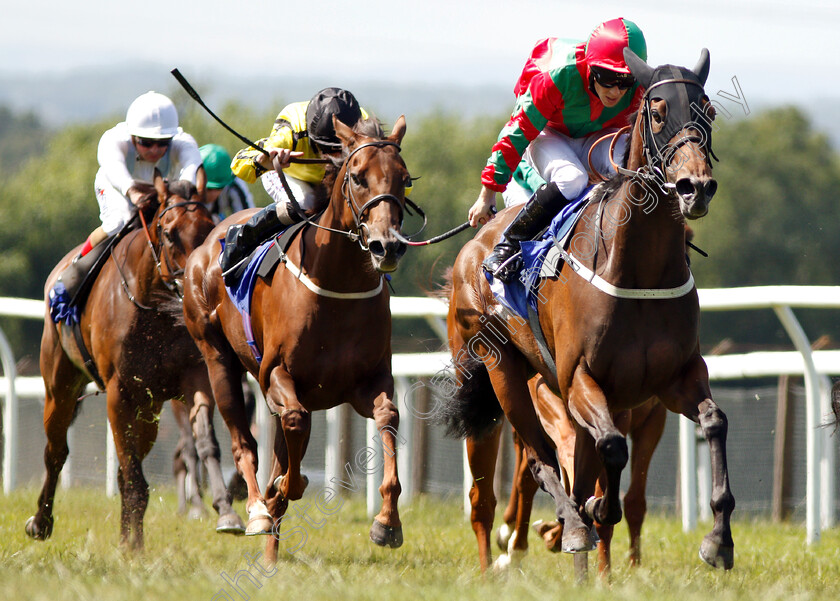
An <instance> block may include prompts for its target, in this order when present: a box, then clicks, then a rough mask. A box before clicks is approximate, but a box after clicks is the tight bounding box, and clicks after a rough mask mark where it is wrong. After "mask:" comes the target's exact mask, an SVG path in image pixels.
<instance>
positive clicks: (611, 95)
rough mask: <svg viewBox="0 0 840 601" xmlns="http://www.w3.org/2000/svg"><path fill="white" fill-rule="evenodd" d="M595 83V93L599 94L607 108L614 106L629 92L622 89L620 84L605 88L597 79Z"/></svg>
mask: <svg viewBox="0 0 840 601" xmlns="http://www.w3.org/2000/svg"><path fill="white" fill-rule="evenodd" d="M594 84H595V93H596V94H598V98H600V99H601V102H602V103H603V104H604V106H605V107H607V108H612V107H614V106H615V105H616V104H618V102H619V101H620V100H621V98H622V97H623V96H624V95H625V94H626V93H627V90H622V89H621V88H619V87H618V86H612V87H611V88H605V87H604V86H602V85H601V84H599V83H598V81H597V80H596V81H595V82H594Z"/></svg>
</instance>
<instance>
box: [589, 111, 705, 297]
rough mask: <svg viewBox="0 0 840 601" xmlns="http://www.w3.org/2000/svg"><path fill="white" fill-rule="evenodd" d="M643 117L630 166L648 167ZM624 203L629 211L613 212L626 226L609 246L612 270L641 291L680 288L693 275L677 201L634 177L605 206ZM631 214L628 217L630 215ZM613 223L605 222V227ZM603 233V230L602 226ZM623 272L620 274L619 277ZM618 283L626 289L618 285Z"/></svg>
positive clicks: (634, 133) (633, 141) (634, 168)
mask: <svg viewBox="0 0 840 601" xmlns="http://www.w3.org/2000/svg"><path fill="white" fill-rule="evenodd" d="M641 120H642V116H641V114H640V115H639V117H638V119H637V120H636V125H635V127H634V128H633V131H632V134H631V140H630V152H629V155H628V159H627V168H628V169H629V170H632V171H638V170H640V169H642V170H644V169H646V168H647V161H646V158H645V153H644V144H643V141H642V136H641V130H640V128H641V122H642V121H641ZM615 202H619V203H622V204H623V205H624V207H625V209H620V210H619V209H618V208H613V210H612V211H611V214H612V216H613V217H617V216H618V215H620V216H621V217H620V218H618V219H614V220H613V223H615V222H616V221H618V222H621V225H618V226H616V227H614V235H613V236H612V237H611V238H610V240H608V241H606V242H605V244H607V246H608V247H609V252H608V254H609V257H610V267H608V269H610V270H614V271H616V274H615V275H616V277H617V278H618V280H619V281H626V282H628V284H627V285H631V286H636V287H639V288H659V287H672V286H677V285H679V284H681V283H683V282H684V281H685V279H686V278H687V277H688V267H687V265H686V262H685V222H684V220H683V218H682V217H681V216H680V213H679V209H678V208H677V207H676V206H675V201H674V199H673V197H670V196H669V195H668V194H665V193H663V191H662V189H661V188H660V187H659V186H658V185H656V184H655V183H652V182H647V181H646V180H643V179H642V178H640V177H632V178H630V179H629V180H628V181H627V182H625V184H624V185H623V186H622V187H621V188H620V189H619V190H618V192H616V193H615V194H613V195H612V198H611V199H610V200H609V201H608V203H607V204H606V205H605V207H604V209H605V211H607V210H609V209H610V207H609V204H610V203H615ZM628 215H629V219H628V218H627V216H628ZM604 222H606V223H609V222H610V220H609V219H606V220H605V221H604V220H602V223H604ZM602 229H604V228H602ZM619 272H620V273H619ZM614 283H616V285H619V286H620V285H622V284H621V283H619V282H614Z"/></svg>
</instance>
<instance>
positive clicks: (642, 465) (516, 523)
mask: <svg viewBox="0 0 840 601" xmlns="http://www.w3.org/2000/svg"><path fill="white" fill-rule="evenodd" d="M528 386H529V388H530V390H531V395H532V398H533V399H534V403H535V405H536V407H537V411H538V413H539V414H540V416H542V415H543V414H544V413H546V414H548V415H551V416H552V418H551V419H542V417H541V420H540V421H541V423H542V424H543V427H544V429H545V430H546V433H547V434H548V435H549V436H550V437H551V440H552V442H553V443H554V445H555V447H556V451H557V457H558V461H559V464H560V468H561V471H562V475H563V482H564V484H565V488H566V492H567V493H569V494H571V487H572V486H573V483H574V451H575V427H574V422H573V420H572V418H571V417H570V416H569V415H568V414H567V413H566V411H564V409H565V407H564V406H563V404H562V402H561V401H558V400H557V398H556V396H555V395H554V394H553V393H552V392H551V391H550V389H549V388H548V385H547V384H546V383H545V381H544V380H543V379H542V377H541V376H536V377H535V378H532V379H531V380H530V381H529V382H528ZM558 410H559V411H558ZM554 411H557V414H556V415H554V414H553V412H554ZM666 416H667V410H666V409H665V407H664V406H663V405H662V404H661V403H660V402H659V401H658V400H657V399H650V400H648V401H647V402H645V403H643V404H642V405H640V406H638V407H634V408H633V409H630V410H627V411H622V412H620V413H619V414H617V415H615V416H614V417H613V419H614V421H615V424H616V427H617V428H618V429H619V431H620V432H621V433H622V434H623V435H625V436H629V437H630V439H631V440H632V442H633V446H632V448H631V452H630V486H629V488H628V489H627V492H626V494H625V495H624V515H625V519H626V521H627V528H628V530H629V533H630V553H629V561H630V565H631V566H636V565H639V563H640V562H641V557H642V551H641V534H642V524H643V523H644V519H645V515H646V513H647V501H646V495H645V491H646V487H647V476H648V468H649V467H650V461H651V459H652V458H653V452H654V451H655V450H656V446H657V445H658V444H659V441H660V439H661V438H662V433H663V432H664V430H665V421H666ZM513 441H514V470H513V485H512V487H511V494H510V498H509V500H508V504H507V507H506V508H505V510H504V513H503V516H502V521H503V523H502V526H501V527H500V528H499V530H498V532H497V534H496V543H497V545H498V546H499V548H500V549H501V551H502V555H500V556H499V557H498V558H497V559H496V561H495V563H494V568H495V569H497V570H504V569H507V568H508V566H513V567H519V565H520V564H521V563H522V560H523V558H524V557H525V555H526V554H527V552H528V525H529V522H530V517H531V509H532V507H533V500H534V495H535V494H536V492H537V488H538V485H537V483H536V481H535V480H534V477H533V474H532V473H531V470H530V468H529V467H528V457H527V452H526V449H525V447H524V445H523V444H522V440H521V439H520V437H519V435H518V434H517V433H516V431H515V430H514V431H513ZM601 476H602V478H603V477H604V474H603V472H602V474H601ZM602 491H603V483H602V481H601V480H600V479H599V481H598V484H597V487H596V493H595V494H596V496H600V495H599V492H600V493H602ZM534 529H535V531H536V532H537V533H538V534H539V536H540V537H541V538H542V539H543V541H544V543H545V546H546V548H547V549H548V550H549V551H552V552H557V551H560V549H561V537H562V533H563V525H562V524H558V523H557V522H543V523H541V524H537V523H535V524H534ZM595 530H596V532H597V534H598V539H599V541H598V571H599V573H600V574H601V575H602V576H603V577H606V576H607V575H608V574H609V572H610V568H611V564H612V557H611V551H612V549H611V543H612V536H613V525H612V524H600V523H597V522H596V523H595Z"/></svg>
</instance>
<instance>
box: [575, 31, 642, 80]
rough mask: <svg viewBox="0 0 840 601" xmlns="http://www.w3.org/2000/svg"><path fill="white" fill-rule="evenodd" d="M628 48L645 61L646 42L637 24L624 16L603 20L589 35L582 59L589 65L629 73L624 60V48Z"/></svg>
mask: <svg viewBox="0 0 840 601" xmlns="http://www.w3.org/2000/svg"><path fill="white" fill-rule="evenodd" d="M625 48H630V50H632V51H633V52H634V53H635V54H636V56H638V57H639V58H640V59H642V60H643V61H647V44H646V43H645V36H644V34H643V33H642V30H641V29H639V26H638V25H636V24H635V23H633V21H628V20H627V19H624V18H619V19H612V20H610V21H604V22H603V23H601V24H600V25H598V27H596V28H595V30H594V31H593V32H592V34H591V35H590V36H589V39H588V40H587V42H586V51H585V55H584V60H586V64H587V65H588V66H589V68H590V70H591V69H592V67H599V68H601V69H606V70H608V71H614V72H616V73H627V74H629V73H630V68H629V67H628V66H627V63H625V62H624V49H625Z"/></svg>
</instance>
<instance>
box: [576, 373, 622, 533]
mask: <svg viewBox="0 0 840 601" xmlns="http://www.w3.org/2000/svg"><path fill="white" fill-rule="evenodd" d="M568 407H569V413H570V414H571V415H572V417H573V418H574V419H575V421H576V422H577V424H578V426H577V433H576V436H577V439H576V441H575V484H574V488H573V495H572V497H573V498H574V499H575V500H576V501H577V502H579V503H580V502H585V511H586V514H587V515H588V516H589V517H590V518H592V519H593V520H595V521H596V522H600V523H601V524H617V523H618V522H619V521H621V500H620V499H619V496H618V493H619V486H620V481H621V471H622V470H623V469H624V466H625V465H627V460H628V450H627V441H626V440H625V438H624V436H622V434H621V432H620V431H619V430H618V428H617V427H616V426H615V423H614V422H613V418H612V416H611V415H610V411H609V407H608V405H607V399H606V397H605V396H604V393H603V391H602V390H601V388H600V386H598V384H597V383H596V382H595V380H594V379H593V378H592V376H591V375H590V374H589V370H588V369H587V368H586V367H585V366H584V365H581V366H579V367H578V369H576V370H575V374H574V376H573V378H572V385H571V387H570V389H569V404H568ZM593 440H594V443H595V444H594V449H593V445H592V442H593ZM593 450H594V453H593ZM599 460H600V463H599ZM601 466H603V469H604V471H605V483H606V485H605V490H604V495H603V496H602V497H594V496H593V497H591V498H590V497H589V495H591V494H592V493H593V492H594V489H595V480H597V479H598V477H599V474H600V473H601Z"/></svg>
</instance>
